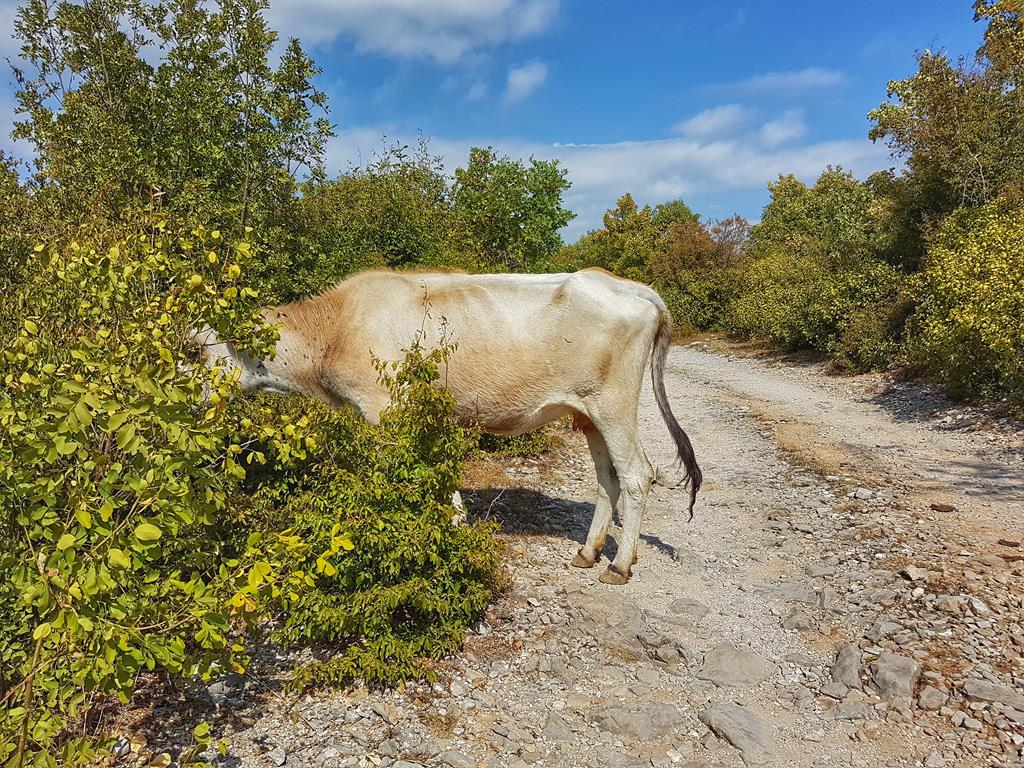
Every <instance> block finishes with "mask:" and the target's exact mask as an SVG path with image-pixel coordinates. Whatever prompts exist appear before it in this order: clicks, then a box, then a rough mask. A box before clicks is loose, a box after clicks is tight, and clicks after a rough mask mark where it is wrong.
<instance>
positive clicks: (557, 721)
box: [541, 712, 572, 741]
mask: <svg viewBox="0 0 1024 768" xmlns="http://www.w3.org/2000/svg"><path fill="white" fill-rule="evenodd" d="M541 735H542V736H543V737H544V738H545V739H547V740H548V741H569V740H570V739H572V729H571V728H570V727H569V724H568V723H567V722H566V721H565V718H563V717H562V716H561V715H558V714H557V713H555V712H549V713H548V719H547V720H546V721H545V722H544V730H542V731H541Z"/></svg>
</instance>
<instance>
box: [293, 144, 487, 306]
mask: <svg viewBox="0 0 1024 768" xmlns="http://www.w3.org/2000/svg"><path fill="white" fill-rule="evenodd" d="M454 228H455V222H454V216H453V213H452V192H451V186H450V180H449V178H448V177H447V176H446V175H445V174H444V169H443V166H442V164H441V158H439V157H436V156H434V155H431V154H430V151H429V148H428V146H427V143H426V142H425V141H421V142H420V143H419V145H418V146H417V147H416V148H415V149H412V150H410V148H409V147H405V146H393V147H389V148H387V149H386V150H385V151H384V152H382V153H381V154H380V155H379V156H378V157H377V158H376V159H375V160H374V161H373V162H371V163H370V164H368V165H367V166H366V167H363V168H356V169H353V170H350V171H348V172H346V173H343V174H341V175H339V176H338V177H337V178H335V179H332V180H330V181H318V182H312V183H309V184H306V185H304V187H303V191H302V198H301V199H300V201H299V203H298V205H297V206H296V211H295V220H294V222H293V226H292V228H291V229H292V233H293V234H294V235H295V237H296V241H295V242H294V243H293V244H292V246H291V252H292V254H293V256H292V259H293V264H294V267H295V268H294V269H293V270H292V274H291V275H290V276H289V284H288V286H287V293H288V295H289V296H290V295H302V294H306V293H310V292H313V291H319V290H323V289H324V288H326V287H327V286H329V285H332V284H334V283H335V282H337V281H338V280H341V279H342V278H344V277H345V276H346V275H348V274H350V273H352V272H356V271H358V270H360V269H366V268H370V267H392V268H398V269H401V268H408V267H415V266H426V265H431V266H451V267H461V268H468V267H470V266H471V265H470V264H468V263H466V260H465V259H462V258H460V256H459V254H458V253H457V249H456V246H455V244H454V243H453V242H452V238H453V234H454V232H453V230H454Z"/></svg>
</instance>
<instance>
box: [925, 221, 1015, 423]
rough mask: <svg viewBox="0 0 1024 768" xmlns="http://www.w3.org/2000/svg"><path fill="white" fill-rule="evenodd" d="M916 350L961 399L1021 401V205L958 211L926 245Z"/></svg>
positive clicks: (935, 374)
mask: <svg viewBox="0 0 1024 768" xmlns="http://www.w3.org/2000/svg"><path fill="white" fill-rule="evenodd" d="M913 322H914V326H915V330H916V331H917V333H915V343H914V346H913V352H914V354H915V355H916V357H917V359H918V360H920V361H921V362H922V363H923V364H924V366H925V367H926V369H927V370H928V371H929V372H930V373H931V374H932V375H934V376H935V377H936V378H938V379H939V380H940V381H942V382H944V383H946V384H947V385H948V386H949V388H950V390H951V391H952V392H953V393H954V394H956V395H958V396H960V397H979V396H991V395H998V394H1008V395H1010V396H1011V397H1012V398H1013V399H1014V401H1015V402H1016V403H1017V404H1018V406H1020V405H1024V207H1022V206H1021V205H1019V204H1011V203H1006V202H999V201H997V202H994V203H989V204H988V205H985V206H983V207H981V208H978V209H961V210H959V211H957V212H956V213H954V214H953V215H952V216H950V217H949V218H948V219H946V221H945V222H944V223H943V225H942V227H941V228H940V230H939V231H938V233H937V235H936V238H935V240H934V241H933V242H932V244H931V246H930V248H929V249H928V256H927V264H926V268H925V270H924V272H923V273H922V274H921V306H920V309H919V310H918V313H917V314H916V315H915V317H914V320H913Z"/></svg>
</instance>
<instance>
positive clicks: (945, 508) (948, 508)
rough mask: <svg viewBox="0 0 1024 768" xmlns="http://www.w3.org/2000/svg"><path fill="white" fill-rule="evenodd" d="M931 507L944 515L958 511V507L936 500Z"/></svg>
mask: <svg viewBox="0 0 1024 768" xmlns="http://www.w3.org/2000/svg"><path fill="white" fill-rule="evenodd" d="M931 508H932V510H933V511H935V512H939V513H941V514H943V515H948V514H950V513H952V512H956V507H955V506H953V505H952V504H946V503H945V502H941V501H936V502H933V503H932V505H931Z"/></svg>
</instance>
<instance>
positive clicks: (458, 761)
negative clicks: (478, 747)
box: [438, 750, 476, 768]
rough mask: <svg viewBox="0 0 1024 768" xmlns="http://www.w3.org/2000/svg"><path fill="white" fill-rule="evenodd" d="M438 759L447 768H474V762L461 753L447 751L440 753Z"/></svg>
mask: <svg viewBox="0 0 1024 768" xmlns="http://www.w3.org/2000/svg"><path fill="white" fill-rule="evenodd" d="M438 757H440V758H441V762H442V763H444V764H445V765H447V766H449V768H476V760H474V759H473V758H471V757H469V756H468V755H464V754H462V753H461V752H453V751H451V750H449V751H448V752H442V753H441V754H440V755H438Z"/></svg>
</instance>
